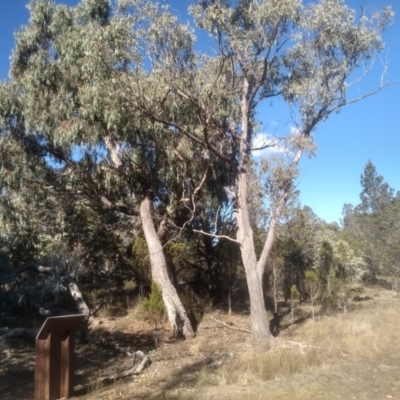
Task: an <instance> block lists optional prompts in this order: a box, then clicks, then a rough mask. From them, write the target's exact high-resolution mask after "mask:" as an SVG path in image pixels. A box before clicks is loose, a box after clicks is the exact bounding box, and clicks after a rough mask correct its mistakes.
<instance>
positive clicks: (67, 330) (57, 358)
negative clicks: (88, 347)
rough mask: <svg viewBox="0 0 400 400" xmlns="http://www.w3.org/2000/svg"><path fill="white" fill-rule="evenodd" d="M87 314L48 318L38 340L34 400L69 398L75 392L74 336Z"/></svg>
mask: <svg viewBox="0 0 400 400" xmlns="http://www.w3.org/2000/svg"><path fill="white" fill-rule="evenodd" d="M85 318H86V316H85V315H83V314H82V315H67V316H62V317H49V318H47V319H46V321H45V323H44V324H43V326H42V328H41V329H40V331H39V333H38V335H37V337H36V368H35V400H56V399H60V398H62V397H65V398H67V399H68V398H69V397H71V396H72V395H73V391H74V334H75V332H76V330H77V329H78V327H79V325H80V324H81V323H82V322H83V320H84V319H85Z"/></svg>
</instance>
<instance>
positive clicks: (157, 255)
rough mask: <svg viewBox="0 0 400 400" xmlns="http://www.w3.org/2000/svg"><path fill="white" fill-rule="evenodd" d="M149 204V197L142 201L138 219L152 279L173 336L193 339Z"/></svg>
mask: <svg viewBox="0 0 400 400" xmlns="http://www.w3.org/2000/svg"><path fill="white" fill-rule="evenodd" d="M151 204H152V202H151V200H150V198H149V197H145V198H144V199H143V201H142V203H141V205H140V219H141V221H142V226H143V232H144V236H145V239H146V243H147V246H148V248H149V254H150V264H151V275H152V279H153V281H154V282H156V283H157V284H158V285H159V287H160V288H161V291H162V297H163V300H164V304H165V308H166V310H167V314H168V320H169V323H170V324H171V327H172V329H173V332H174V335H176V336H178V337H179V336H183V337H185V338H188V337H194V335H195V333H194V330H193V328H192V325H191V323H190V320H189V318H188V315H187V313H186V311H185V309H184V307H183V305H182V302H181V300H180V298H179V296H178V293H177V291H176V289H175V287H174V285H173V284H172V282H171V279H170V277H169V275H168V269H167V262H166V259H165V256H164V250H163V247H162V244H161V240H160V238H159V237H158V235H157V232H156V229H155V227H154V221H153V217H152V213H151Z"/></svg>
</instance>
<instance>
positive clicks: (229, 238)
mask: <svg viewBox="0 0 400 400" xmlns="http://www.w3.org/2000/svg"><path fill="white" fill-rule="evenodd" d="M193 232H196V233H201V234H202V235H206V236H211V237H214V238H216V239H227V240H230V241H231V242H233V243H237V244H239V245H240V244H241V243H240V242H239V240H236V239H233V238H231V237H229V236H225V235H215V234H213V233H207V232H204V231H203V230H201V231H199V230H197V229H193Z"/></svg>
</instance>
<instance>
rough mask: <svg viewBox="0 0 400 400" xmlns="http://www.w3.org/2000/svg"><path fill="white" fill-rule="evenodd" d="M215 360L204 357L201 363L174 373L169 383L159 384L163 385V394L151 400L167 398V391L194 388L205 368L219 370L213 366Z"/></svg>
mask: <svg viewBox="0 0 400 400" xmlns="http://www.w3.org/2000/svg"><path fill="white" fill-rule="evenodd" d="M214 362H215V360H214V359H213V358H211V357H204V358H203V359H202V360H200V361H196V362H194V363H192V364H189V365H186V366H184V367H183V368H180V369H179V370H178V371H176V372H174V374H173V376H172V378H171V379H169V380H168V382H165V383H164V384H162V383H163V381H161V382H159V384H161V385H162V387H161V392H159V393H157V394H155V395H153V396H152V397H150V399H151V400H162V399H165V398H167V397H166V396H167V391H169V390H172V389H178V388H180V387H194V386H195V385H196V383H197V381H198V377H199V373H200V372H201V371H203V370H204V369H205V368H218V367H215V366H214V365H213V363H214Z"/></svg>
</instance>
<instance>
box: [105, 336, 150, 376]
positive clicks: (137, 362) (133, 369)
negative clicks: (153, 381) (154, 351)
mask: <svg viewBox="0 0 400 400" xmlns="http://www.w3.org/2000/svg"><path fill="white" fill-rule="evenodd" d="M103 342H104V343H106V341H105V340H103ZM106 344H108V345H110V346H112V347H114V349H116V350H118V351H120V352H121V353H124V354H126V355H127V356H133V361H132V365H130V366H129V367H128V368H126V369H125V370H124V371H122V372H119V373H117V374H116V375H114V376H112V377H111V378H105V379H106V380H107V379H114V380H115V379H120V378H126V377H127V376H131V375H139V374H140V373H141V372H142V371H143V370H144V369H145V368H147V367H148V366H149V365H150V364H151V360H150V358H149V357H148V356H146V355H145V354H144V352H143V351H140V350H138V351H136V352H132V351H130V350H129V349H128V348H126V347H122V346H120V345H119V344H118V343H117V342H110V343H106Z"/></svg>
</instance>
